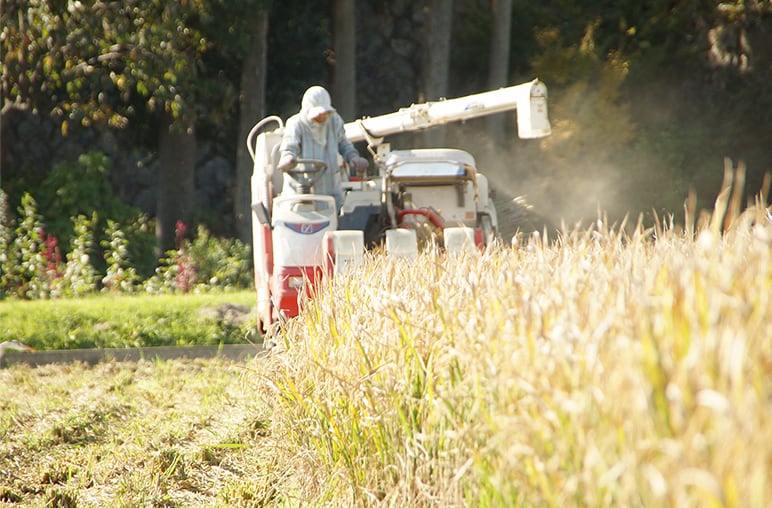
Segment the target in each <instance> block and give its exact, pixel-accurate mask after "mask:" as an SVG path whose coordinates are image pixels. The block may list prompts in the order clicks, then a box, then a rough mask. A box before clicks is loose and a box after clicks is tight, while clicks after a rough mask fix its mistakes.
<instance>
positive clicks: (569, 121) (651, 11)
mask: <svg viewBox="0 0 772 508" xmlns="http://www.w3.org/2000/svg"><path fill="white" fill-rule="evenodd" d="M355 4H356V5H355V6H353V8H354V9H355V16H354V21H353V22H354V23H356V42H355V45H356V51H355V58H354V59H353V63H352V64H347V65H352V66H354V65H355V67H356V69H357V73H356V75H355V83H354V85H353V86H354V87H355V89H354V90H352V91H351V93H352V94H356V98H357V100H356V101H355V103H356V104H357V109H358V111H357V114H358V115H362V114H364V115H369V114H379V113H382V112H388V111H393V110H395V109H397V108H399V107H403V106H407V105H409V102H411V101H417V100H419V99H420V98H421V94H424V93H427V92H428V90H427V89H425V88H423V86H424V85H422V83H429V84H431V83H432V81H431V79H428V78H431V77H432V76H429V75H427V74H426V73H427V69H428V67H426V64H425V61H424V60H423V59H422V55H423V51H424V49H425V45H426V44H427V41H428V40H429V36H434V37H436V36H437V35H438V34H437V33H431V30H430V33H429V34H428V35H427V33H426V30H424V28H425V27H430V26H432V21H433V20H434V21H436V20H435V19H434V18H432V19H428V18H429V17H430V16H432V10H431V9H430V8H429V7H433V6H439V7H437V8H443V6H444V8H445V9H450V8H452V10H453V13H452V20H446V21H443V24H442V26H449V27H451V28H450V30H451V35H450V51H449V52H446V53H448V54H447V56H444V57H443V58H447V59H449V61H448V62H436V61H435V62H433V65H434V66H435V67H436V68H447V69H448V70H447V73H448V78H447V89H443V90H442V93H443V94H447V95H448V96H457V95H462V94H465V93H474V92H479V91H482V90H484V89H485V88H486V86H487V80H488V77H489V76H490V75H491V69H490V68H489V67H490V64H489V62H490V61H491V60H490V59H489V58H488V55H489V54H490V51H491V44H492V40H491V32H492V27H493V21H494V14H493V12H494V11H492V10H491V5H492V4H491V2H489V1H483V0H455V1H454V2H444V3H443V2H433V1H432V2H429V0H426V2H417V3H412V2H381V1H379V2H356V3H355ZM494 4H496V2H494ZM331 5H333V4H332V3H330V4H326V3H318V2H304V1H302V0H287V1H285V2H270V1H268V0H238V1H237V0H174V1H165V0H120V1H109V0H101V1H100V0H84V1H76V0H55V1H46V0H5V1H4V2H3V3H2V12H0V22H1V24H0V45H1V49H2V54H1V58H2V61H1V62H0V65H2V78H1V79H2V82H1V83H0V88H1V89H2V99H3V104H2V110H3V113H4V114H5V113H7V112H8V111H10V110H20V109H23V110H27V111H29V112H31V113H34V114H36V115H40V116H49V115H50V116H51V117H52V118H54V119H55V120H56V122H58V124H57V125H58V126H59V130H60V132H61V134H62V135H70V136H74V135H76V131H78V130H80V129H90V128H95V127H99V128H101V129H109V130H113V131H115V132H122V133H123V134H124V135H128V138H129V139H130V140H131V141H130V144H131V145H132V146H130V147H128V146H127V147H126V150H127V151H128V150H130V149H133V150H136V149H140V150H146V151H149V152H157V151H158V143H159V139H158V129H159V126H160V125H166V123H163V122H159V121H158V118H159V115H161V114H164V115H167V116H168V120H169V121H168V122H167V123H168V124H169V125H170V126H171V129H172V130H174V131H175V132H178V133H179V132H182V133H185V132H187V133H188V134H190V135H191V136H194V137H195V138H196V140H197V143H196V144H194V145H191V146H192V147H193V148H192V150H194V151H195V150H198V148H195V147H200V146H202V145H215V146H218V147H220V149H219V150H220V152H222V153H228V154H229V155H228V158H230V159H231V160H234V159H235V158H236V148H235V147H236V146H237V144H242V143H243V140H242V139H236V138H237V136H239V132H238V129H239V127H238V125H239V121H238V114H239V107H240V97H241V98H243V97H244V95H245V94H252V93H255V91H254V90H244V89H242V86H243V85H242V76H243V74H242V73H243V70H244V67H243V66H244V65H245V62H246V60H247V56H249V55H251V54H252V53H250V52H251V51H254V49H253V48H254V46H253V45H250V41H251V40H252V39H251V38H252V37H253V36H254V34H255V33H256V32H257V31H258V30H259V29H260V28H259V27H260V22H259V19H260V18H259V15H260V13H265V12H267V13H268V24H267V27H266V28H267V39H266V44H267V59H266V61H265V63H264V65H265V66H266V68H265V69H264V70H263V73H262V76H263V78H264V81H265V90H263V91H258V92H257V93H261V94H264V99H265V100H264V103H265V105H266V107H265V109H266V111H265V113H266V114H280V115H282V116H288V115H289V114H291V113H292V112H294V111H295V110H296V108H297V106H298V103H299V99H300V95H301V93H302V91H303V89H305V88H306V87H307V86H308V85H310V84H315V83H319V84H323V85H330V84H331V80H332V79H333V76H334V75H336V73H335V72H333V71H334V70H335V68H334V66H335V65H336V58H335V50H334V49H335V46H334V41H335V34H334V33H333V30H334V27H335V22H334V19H335V18H334V12H332V10H331V9H330V6H331ZM338 5H347V7H346V8H347V9H351V8H352V5H349V4H346V3H344V2H340V3H338ZM451 6H452V7H451ZM505 12H506V11H505ZM345 19H349V18H345ZM770 20H772V3H770V2H769V1H763V0H751V1H747V0H735V1H729V2H716V1H709V0H677V1H665V0H655V1H653V2H643V3H642V2H639V1H635V0H621V1H613V2H611V1H606V0H597V1H593V2H582V1H579V0H559V1H555V2H548V3H535V2H526V1H524V0H511V25H510V27H509V28H510V30H509V38H510V45H509V48H508V50H509V51H508V52H503V54H505V55H508V56H507V58H508V60H509V62H508V65H507V67H508V72H507V77H508V81H510V82H512V83H515V82H519V81H521V80H523V79H531V78H532V77H535V76H538V77H539V78H541V79H542V80H543V81H545V82H546V83H547V84H548V86H549V87H550V90H551V97H550V99H551V100H550V107H551V113H552V116H553V119H554V123H555V127H556V128H555V135H554V136H553V139H551V140H548V141H545V142H544V143H542V144H541V145H540V146H539V147H534V146H533V145H532V144H531V145H528V146H524V147H522V148H521V149H520V150H521V151H520V154H521V156H523V155H527V156H528V157H529V160H528V161H524V162H523V163H522V164H520V162H518V164H520V165H521V166H522V167H523V168H525V169H523V170H522V171H529V170H530V169H531V168H530V167H529V164H531V163H532V162H529V161H538V163H539V164H540V166H541V167H540V168H539V171H540V172H541V174H542V175H543V178H551V179H552V181H553V182H552V185H551V186H547V187H549V188H550V189H553V190H554V189H556V188H558V189H559V188H560V186H561V185H565V184H564V183H563V184H561V183H560V182H561V181H563V182H565V181H566V180H565V179H566V178H568V177H569V176H571V175H570V172H571V168H577V167H579V166H581V167H583V168H591V169H589V170H587V171H589V174H591V175H595V176H598V177H599V176H600V175H599V173H597V171H599V168H600V167H601V166H607V167H613V171H612V173H613V175H614V178H616V180H614V178H612V179H611V182H612V183H611V184H610V185H614V186H615V187H616V188H618V189H623V188H624V187H625V186H627V187H629V188H627V189H626V191H625V192H631V193H632V194H635V191H634V190H633V188H636V189H638V191H639V192H637V197H635V198H634V199H626V200H625V201H624V204H625V206H628V208H635V207H636V206H637V207H638V209H642V208H645V206H647V205H648V204H650V203H649V202H648V200H650V199H653V198H654V197H657V195H658V194H661V193H658V192H657V189H659V188H660V186H661V185H662V184H661V181H663V179H664V180H669V181H670V182H673V185H672V186H671V187H672V196H670V198H668V199H670V200H669V201H667V202H659V204H661V205H663V206H669V207H672V208H678V206H677V204H678V203H677V201H676V199H682V196H683V194H684V192H685V191H686V189H687V188H688V187H690V186H697V187H700V186H703V189H700V190H702V191H705V190H706V189H707V190H708V191H709V190H710V189H712V188H713V187H711V186H712V185H713V183H714V180H715V177H713V176H711V177H707V176H704V175H706V174H707V173H708V172H710V173H711V175H712V174H713V173H720V171H717V170H716V167H715V160H716V159H717V158H719V159H720V157H723V156H728V157H733V158H736V159H740V158H742V159H746V160H747V162H748V166H749V168H751V171H754V170H755V171H756V173H755V175H751V176H750V177H749V186H752V185H758V183H759V182H760V180H761V176H760V175H761V172H763V171H764V170H767V169H769V168H770V167H771V166H772V160H771V159H770V156H769V154H768V153H767V152H768V150H766V149H765V148H764V143H766V142H768V139H769V137H770V136H771V135H772V132H770V129H771V127H770V125H772V90H770V88H769V86H768V82H769V79H770V77H771V76H772V55H770V52H769V51H766V49H767V48H769V47H772V24H771V23H770ZM347 23H350V21H349V22H347ZM263 30H264V29H263ZM499 31H500V30H499ZM504 33H506V32H504ZM498 44H501V43H500V42H499V43H498ZM498 52H499V54H502V48H501V47H499V48H498ZM348 60H350V59H347V61H348ZM445 63H447V65H446V66H445V65H444V64H445ZM253 65H255V64H254V63H253ZM340 75H341V76H343V75H347V74H345V73H343V74H340ZM433 77H434V78H437V77H438V76H433ZM337 93H339V94H340V93H343V92H337ZM257 110H259V108H257V109H254V107H253V111H257ZM256 120H258V119H257V118H256V119H254V121H256ZM247 121H248V120H247ZM242 123H244V122H242ZM3 138H4V139H5V138H6V134H5V131H4V132H3ZM10 149H11V148H9V147H8V146H7V143H5V142H4V143H3V144H2V153H5V152H6V151H8V150H10ZM14 149H15V148H14ZM193 155H194V156H193V159H194V160H193V164H195V163H196V161H195V154H193ZM513 160H515V161H516V162H517V161H518V159H517V157H516V156H514V159H513ZM706 165H711V166H710V167H706ZM49 170H50V168H49ZM2 171H3V173H8V172H10V173H11V174H13V173H14V171H16V172H20V171H22V168H15V167H5V166H4V167H2ZM514 174H515V175H520V176H522V175H523V174H524V173H517V171H515V173H514ZM239 178H242V179H243V171H242V172H241V173H240V174H239ZM529 178H530V176H529ZM718 178H719V179H720V177H718ZM652 179H656V180H659V181H658V182H650V183H647V184H646V185H645V186H643V187H641V185H640V184H641V183H642V182H644V181H650V180H652ZM625 181H626V182H627V183H625ZM706 182H707V183H706ZM505 183H509V182H505ZM518 184H523V178H520V180H519V182H518ZM526 187H527V186H526ZM542 187H544V186H543V185H542ZM641 188H647V189H649V192H648V193H641V192H640V189H641ZM753 190H755V189H753ZM167 192H168V191H167ZM239 192H242V193H243V189H242V190H241V191H239ZM620 192H621V191H620ZM669 192H670V191H669ZM703 193H704V192H703ZM706 197H709V196H706ZM240 201H243V197H242V198H240Z"/></svg>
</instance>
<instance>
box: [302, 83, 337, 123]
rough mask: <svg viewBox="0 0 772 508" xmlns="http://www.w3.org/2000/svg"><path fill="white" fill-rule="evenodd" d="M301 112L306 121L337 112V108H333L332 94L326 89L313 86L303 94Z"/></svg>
mask: <svg viewBox="0 0 772 508" xmlns="http://www.w3.org/2000/svg"><path fill="white" fill-rule="evenodd" d="M301 110H302V111H303V115H304V116H305V117H306V119H308V120H312V119H314V118H316V117H317V116H319V115H321V114H322V113H329V112H331V111H335V108H333V107H332V100H331V99H330V94H329V92H327V90H325V89H324V87H321V86H312V87H311V88H309V89H308V90H306V93H304V94H303V102H302V103H301Z"/></svg>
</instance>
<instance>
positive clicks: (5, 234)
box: [0, 189, 14, 299]
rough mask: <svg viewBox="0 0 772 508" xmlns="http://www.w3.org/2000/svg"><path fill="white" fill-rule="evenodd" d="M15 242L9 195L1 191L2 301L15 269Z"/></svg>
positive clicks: (0, 256)
mask: <svg viewBox="0 0 772 508" xmlns="http://www.w3.org/2000/svg"><path fill="white" fill-rule="evenodd" d="M12 242H13V226H12V222H11V218H10V217H9V216H8V194H6V193H5V191H4V190H3V189H0V299H2V298H5V296H6V294H7V291H8V284H9V282H10V281H9V280H8V274H10V273H11V271H12V270H13V267H14V263H13V262H12V259H11V256H10V252H11V251H10V246H11V244H12Z"/></svg>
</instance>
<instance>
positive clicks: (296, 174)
mask: <svg viewBox="0 0 772 508" xmlns="http://www.w3.org/2000/svg"><path fill="white" fill-rule="evenodd" d="M325 171H327V163H326V162H324V161H321V160H319V159H297V160H296V161H295V166H294V167H293V168H292V169H288V170H286V171H285V173H286V174H287V175H288V176H289V177H290V178H291V179H292V180H293V181H294V182H295V183H297V184H298V186H299V187H300V189H302V193H303V194H310V193H311V187H313V185H314V184H315V183H316V182H318V181H319V178H321V177H322V175H323V174H324V172H325Z"/></svg>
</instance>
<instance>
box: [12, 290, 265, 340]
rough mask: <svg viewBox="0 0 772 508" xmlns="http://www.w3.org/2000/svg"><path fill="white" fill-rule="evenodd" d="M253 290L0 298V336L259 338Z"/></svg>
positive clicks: (60, 337)
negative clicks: (54, 298) (0, 299)
mask: <svg viewBox="0 0 772 508" xmlns="http://www.w3.org/2000/svg"><path fill="white" fill-rule="evenodd" d="M254 305H255V293H254V291H246V290H245V291H238V292H216V293H215V292H213V293H204V294H173V295H120V296H119V295H109V294H108V295H94V296H90V297H86V298H72V299H59V300H35V301H24V300H6V301H2V302H0V338H2V340H3V341H5V340H12V339H16V340H19V341H20V342H23V343H25V344H28V345H30V346H32V347H34V348H36V349H41V350H45V349H74V348H94V347H99V348H109V347H118V348H122V347H144V346H173V345H212V344H219V343H224V344H233V343H243V342H245V340H246V339H250V340H252V341H255V340H259V336H258V335H256V333H255V317H254Z"/></svg>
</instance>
